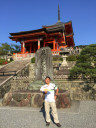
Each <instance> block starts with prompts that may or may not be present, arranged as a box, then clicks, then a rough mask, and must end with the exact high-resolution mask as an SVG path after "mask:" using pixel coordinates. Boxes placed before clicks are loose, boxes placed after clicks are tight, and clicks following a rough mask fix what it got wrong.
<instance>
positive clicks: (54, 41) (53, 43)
mask: <svg viewBox="0 0 96 128" xmlns="http://www.w3.org/2000/svg"><path fill="white" fill-rule="evenodd" d="M53 50H55V40H54V41H53Z"/></svg>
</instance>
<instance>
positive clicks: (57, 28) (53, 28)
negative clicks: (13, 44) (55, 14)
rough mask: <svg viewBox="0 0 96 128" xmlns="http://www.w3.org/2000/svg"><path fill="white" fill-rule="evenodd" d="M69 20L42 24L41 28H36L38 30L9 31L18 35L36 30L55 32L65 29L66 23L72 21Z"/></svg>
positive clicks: (12, 34)
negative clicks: (47, 24)
mask: <svg viewBox="0 0 96 128" xmlns="http://www.w3.org/2000/svg"><path fill="white" fill-rule="evenodd" d="M70 22H71V21H69V22H66V23H64V22H57V23H56V24H53V25H49V26H42V28H41V29H36V30H30V31H21V32H16V33H9V34H10V35H11V36H16V35H23V34H29V33H36V32H45V33H52V32H53V33H54V32H60V31H62V32H63V31H64V30H65V24H67V23H70Z"/></svg>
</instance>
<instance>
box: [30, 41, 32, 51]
mask: <svg viewBox="0 0 96 128" xmlns="http://www.w3.org/2000/svg"><path fill="white" fill-rule="evenodd" d="M31 52H32V44H31V42H30V53H31Z"/></svg>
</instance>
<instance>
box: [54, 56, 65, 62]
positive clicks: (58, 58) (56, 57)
mask: <svg viewBox="0 0 96 128" xmlns="http://www.w3.org/2000/svg"><path fill="white" fill-rule="evenodd" d="M53 61H63V58H62V57H61V56H53Z"/></svg>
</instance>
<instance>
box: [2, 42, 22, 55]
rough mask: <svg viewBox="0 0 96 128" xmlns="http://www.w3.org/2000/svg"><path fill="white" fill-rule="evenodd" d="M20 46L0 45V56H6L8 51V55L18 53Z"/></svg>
mask: <svg viewBox="0 0 96 128" xmlns="http://www.w3.org/2000/svg"><path fill="white" fill-rule="evenodd" d="M20 49H21V48H20V46H19V45H15V44H12V45H9V44H8V43H1V46H0V55H6V54H8V52H9V51H10V53H12V54H13V53H18V52H20Z"/></svg>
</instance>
